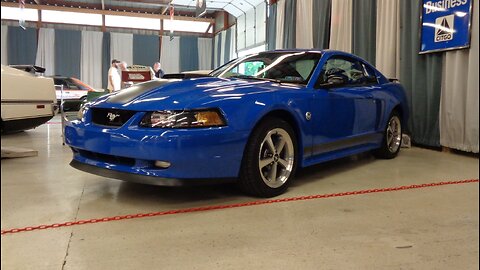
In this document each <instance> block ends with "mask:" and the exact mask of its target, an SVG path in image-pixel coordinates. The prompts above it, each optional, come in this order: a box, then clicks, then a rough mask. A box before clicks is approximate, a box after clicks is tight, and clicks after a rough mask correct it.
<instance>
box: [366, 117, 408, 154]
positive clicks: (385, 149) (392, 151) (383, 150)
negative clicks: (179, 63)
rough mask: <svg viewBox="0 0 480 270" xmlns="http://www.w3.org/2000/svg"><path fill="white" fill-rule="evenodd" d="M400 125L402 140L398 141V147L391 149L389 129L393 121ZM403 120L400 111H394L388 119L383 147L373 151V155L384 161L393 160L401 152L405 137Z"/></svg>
mask: <svg viewBox="0 0 480 270" xmlns="http://www.w3.org/2000/svg"><path fill="white" fill-rule="evenodd" d="M396 119H398V122H399V123H400V140H399V141H396V144H397V143H398V147H395V148H393V149H392V148H391V147H390V146H389V144H388V133H389V130H388V127H389V125H390V123H391V122H392V121H397V120H396ZM401 119H402V118H401V117H400V114H399V113H398V111H396V110H394V111H393V112H392V113H391V114H390V117H389V118H388V122H387V125H386V126H385V131H384V132H383V140H382V145H381V147H380V148H378V149H375V150H374V151H373V155H374V156H375V157H377V158H382V159H392V158H394V157H396V156H397V155H398V152H400V148H401V145H402V135H403V126H402V124H403V123H402V120H401Z"/></svg>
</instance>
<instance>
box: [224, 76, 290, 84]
mask: <svg viewBox="0 0 480 270" xmlns="http://www.w3.org/2000/svg"><path fill="white" fill-rule="evenodd" d="M230 78H237V79H250V80H257V81H270V82H276V83H282V81H281V80H277V79H270V78H259V77H254V76H250V75H234V76H230Z"/></svg>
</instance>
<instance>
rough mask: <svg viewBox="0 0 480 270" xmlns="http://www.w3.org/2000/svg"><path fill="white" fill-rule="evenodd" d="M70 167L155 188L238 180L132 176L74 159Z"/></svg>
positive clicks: (234, 179)
mask: <svg viewBox="0 0 480 270" xmlns="http://www.w3.org/2000/svg"><path fill="white" fill-rule="evenodd" d="M70 166H72V167H73V168H75V169H77V170H80V171H84V172H87V173H92V174H95V175H99V176H103V177H107V178H112V179H118V180H123V181H127V182H132V183H140V184H148V185H155V186H196V185H210V184H219V183H233V182H235V181H236V178H210V179H176V178H162V177H155V176H147V175H141V174H132V173H126V172H120V171H115V170H109V169H105V168H101V167H96V166H93V165H88V164H85V163H82V162H80V161H77V160H75V159H73V160H72V161H71V162H70Z"/></svg>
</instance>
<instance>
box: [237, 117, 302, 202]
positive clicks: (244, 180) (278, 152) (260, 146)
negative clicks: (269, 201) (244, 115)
mask: <svg viewBox="0 0 480 270" xmlns="http://www.w3.org/2000/svg"><path fill="white" fill-rule="evenodd" d="M296 157H297V144H296V136H295V132H294V131H293V129H292V127H291V126H290V125H289V124H288V123H287V122H285V121H283V120H281V119H278V118H269V119H266V120H265V121H263V122H262V123H261V124H260V125H259V126H258V127H257V128H256V129H255V130H254V132H253V134H252V136H251V138H250V140H249V142H248V145H247V147H246V150H245V154H244V158H243V162H242V169H241V170H242V171H241V173H240V180H239V184H240V187H241V188H242V189H243V190H244V191H246V192H247V193H249V194H252V195H254V196H259V197H273V196H277V195H280V194H282V193H283V192H285V190H286V189H287V188H288V185H289V183H290V179H291V178H292V177H293V175H294V174H295V169H296V165H297V158H296Z"/></svg>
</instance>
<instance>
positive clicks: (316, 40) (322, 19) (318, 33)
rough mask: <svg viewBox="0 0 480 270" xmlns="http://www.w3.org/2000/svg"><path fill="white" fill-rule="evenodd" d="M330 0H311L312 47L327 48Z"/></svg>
mask: <svg viewBox="0 0 480 270" xmlns="http://www.w3.org/2000/svg"><path fill="white" fill-rule="evenodd" d="M331 14H332V0H313V16H312V17H313V22H312V28H313V47H314V48H317V49H328V44H329V43H330V18H331Z"/></svg>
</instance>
